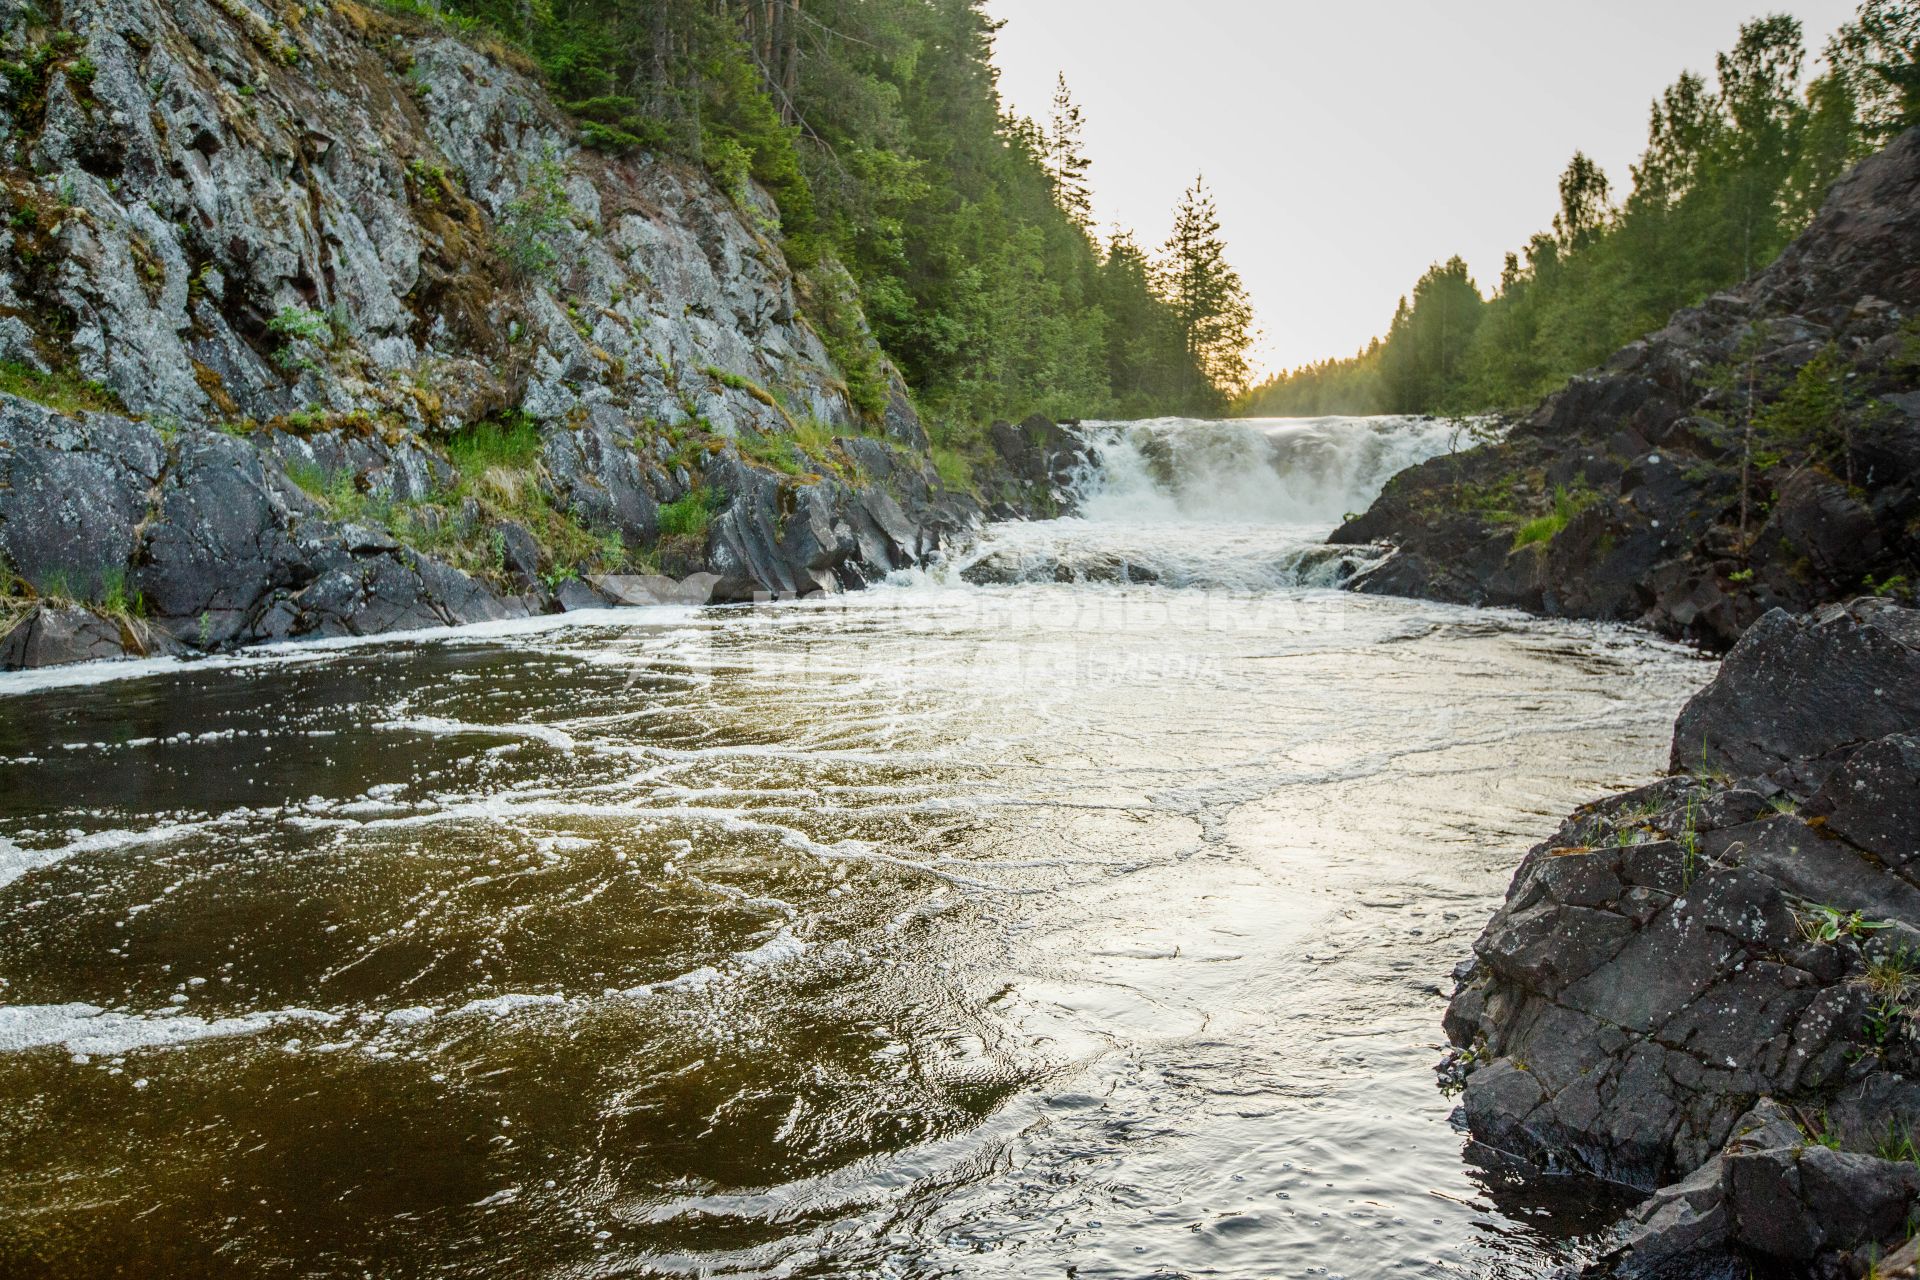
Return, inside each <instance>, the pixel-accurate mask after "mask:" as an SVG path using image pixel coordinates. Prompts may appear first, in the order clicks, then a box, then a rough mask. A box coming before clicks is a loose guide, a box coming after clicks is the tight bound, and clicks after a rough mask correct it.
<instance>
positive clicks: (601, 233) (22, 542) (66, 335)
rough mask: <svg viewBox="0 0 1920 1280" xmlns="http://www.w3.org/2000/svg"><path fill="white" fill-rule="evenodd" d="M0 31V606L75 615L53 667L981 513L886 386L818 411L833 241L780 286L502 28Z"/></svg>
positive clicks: (883, 546) (240, 3)
mask: <svg viewBox="0 0 1920 1280" xmlns="http://www.w3.org/2000/svg"><path fill="white" fill-rule="evenodd" d="M49 14H52V15H53V16H51V17H49V16H48V15H49ZM0 57H4V58H6V59H8V60H9V61H11V62H14V63H17V64H18V65H19V66H21V67H23V68H26V69H27V70H25V71H23V72H22V74H20V75H13V76H9V77H7V78H5V79H4V80H0V205H4V209H3V210H0V212H3V213H4V215H5V216H4V218H0V362H4V363H6V364H9V365H12V366H14V367H16V368H20V369H24V370H28V371H34V372H36V373H37V374H38V375H39V377H40V378H41V379H42V382H41V386H42V387H43V388H46V389H47V390H45V391H44V392H40V391H34V390H33V389H32V388H30V387H29V388H25V389H26V390H27V393H28V394H32V395H35V396H36V397H37V399H39V400H43V401H45V403H36V402H33V401H28V400H23V399H19V398H16V397H13V396H0V571H3V572H4V574H5V577H4V578H0V595H8V596H11V597H12V598H14V599H15V600H26V601H29V602H31V601H36V600H37V601H41V602H46V603H48V604H50V605H57V606H58V608H56V609H55V610H54V612H52V613H47V614H37V615H35V616H36V617H37V618H39V621H37V622H35V623H34V624H33V625H35V626H37V627H40V628H42V630H43V631H44V629H45V627H46V626H47V625H49V624H48V622H47V619H48V618H52V617H59V616H65V615H64V613H63V612H62V611H63V610H66V609H67V607H68V604H69V603H72V604H79V605H84V606H88V607H91V608H93V609H95V610H96V611H97V612H99V613H100V615H101V616H102V618H103V619H106V622H107V623H108V624H111V625H105V624H103V627H102V629H101V638H100V643H98V644H90V645H87V646H85V651H86V653H87V654H88V655H93V654H95V653H98V652H104V651H106V650H107V649H109V648H111V646H110V645H108V644H107V643H106V641H105V639H104V637H105V636H106V635H107V634H108V633H109V632H111V631H114V630H116V629H118V630H121V631H123V632H124V634H125V635H126V636H127V637H129V638H130V640H129V644H128V645H127V646H126V647H127V648H128V649H129V650H131V651H137V650H138V649H139V648H140V647H141V644H142V643H143V642H135V641H133V640H132V637H134V636H135V635H136V633H138V634H140V635H149V636H157V637H164V638H165V641H166V642H168V643H173V644H179V645H184V646H186V647H189V648H201V649H204V648H220V647H226V646H231V645H239V644H247V643H253V642H256V641H262V640H275V639H282V638H287V637H293V636H304V635H333V634H346V633H372V632H377V631H382V630H391V629H395V628H411V627H422V626H435V625H445V624H447V623H458V622H465V621H475V620H482V619H490V618H497V617H506V616H514V615H516V614H520V613H525V612H528V611H530V610H532V611H538V610H543V609H557V608H565V607H569V606H570V605H571V606H573V607H578V606H579V605H581V604H583V603H588V602H592V603H597V604H605V603H608V602H609V601H608V598H607V597H605V596H604V595H602V594H600V593H598V592H596V591H595V590H594V589H593V588H592V587H591V586H590V584H589V583H588V582H586V581H584V579H586V578H588V577H591V576H593V575H595V574H600V575H605V574H616V575H618V574H626V575H628V576H631V575H632V574H635V573H640V574H646V573H658V572H664V573H666V574H668V575H670V576H672V577H674V578H676V579H683V580H684V579H688V578H689V576H690V575H696V574H697V575H711V581H712V582H713V584H715V588H714V591H713V593H712V596H711V598H713V599H717V600H734V599H752V598H758V597H768V596H788V595H796V594H808V593H811V592H815V591H824V590H840V589H844V588H847V587H851V586H857V585H859V584H861V583H863V582H867V581H870V580H872V579H874V578H876V577H878V576H880V575H883V574H885V573H886V572H889V571H891V570H892V569H895V568H899V567H902V566H904V565H908V564H914V563H918V562H919V561H921V560H922V559H924V558H925V557H926V556H928V555H930V554H933V553H934V552H935V551H936V550H938V549H939V548H940V547H941V546H942V545H944V544H945V543H946V542H948V541H950V540H951V539H952V538H953V537H954V536H955V535H957V534H959V533H962V532H964V531H965V530H967V529H968V528H970V527H971V525H973V524H974V523H976V522H977V521H978V519H979V512H978V509H977V507H976V505H975V504H974V503H973V502H972V500H971V499H970V498H969V497H967V496H966V495H962V494H956V493H949V492H947V491H946V490H945V489H944V488H943V487H942V486H941V484H940V481H939V478H938V476H937V474H936V473H935V471H934V469H933V467H932V464H931V460H930V458H929V457H928V454H927V447H928V446H927V437H926V434H925V431H924V430H923V428H922V426H921V424H920V422H919V419H918V417H917V415H916V414H915V413H914V410H913V406H912V403H911V401H910V399H909V398H908V397H907V395H906V392H905V389H904V387H902V386H901V385H900V384H899V381H898V378H897V376H893V385H892V388H891V394H890V396H889V397H888V404H887V408H886V411H885V412H884V413H883V414H881V415H880V416H878V417H877V418H873V419H871V420H866V419H863V418H862V416H861V414H860V413H859V411H857V410H856V409H855V408H854V405H853V401H852V398H851V396H850V393H849V392H848V389H847V386H846V383H845V380H844V378H843V376H842V374H841V371H840V370H839V369H838V368H837V367H836V365H835V363H834V360H833V358H832V356H831V355H830V354H829V353H828V351H827V349H826V347H825V346H824V345H823V343H822V341H821V339H820V338H819V336H818V335H817V333H816V332H815V330H814V328H813V326H812V325H811V324H810V323H809V321H808V320H807V318H806V308H805V307H804V306H803V304H802V299H803V297H806V296H809V295H820V294H822V293H832V292H835V291H839V292H840V293H842V294H844V292H845V291H846V290H847V289H849V288H850V281H849V280H848V278H847V277H846V276H845V273H844V271H842V270H840V269H839V268H837V267H836V266H835V265H834V264H831V263H828V264H825V265H823V266H822V267H820V268H817V269H816V271H815V275H814V278H811V279H808V280H804V281H803V280H799V279H797V278H796V277H795V275H794V274H793V272H792V270H791V269H790V268H789V266H788V264H787V262H786V259H785V257H784V256H783V254H782V251H781V249H780V246H779V242H778V223H777V211H776V210H775V209H774V207H773V205H772V202H771V201H770V200H769V199H768V198H767V197H766V196H765V194H764V193H763V192H760V191H758V190H756V189H751V188H749V189H747V190H744V191H741V192H737V193H732V194H729V193H727V192H725V191H722V190H721V189H720V188H719V187H718V186H716V185H715V183H714V182H713V181H712V180H710V179H709V177H708V176H707V175H706V174H705V173H704V172H703V171H702V170H699V169H698V168H695V167H692V166H689V165H687V164H684V163H681V162H678V161H673V160H669V159H666V158H662V157H658V156H653V155H649V154H645V153H635V154H630V155H621V156H613V155H608V154H604V153H601V152H597V151H593V150H590V149H586V148H583V147H582V146H580V145H579V143H578V140H577V136H576V132H575V130H574V128H573V126H572V125H571V123H570V122H569V121H568V119H567V117H566V116H565V115H564V114H563V113H562V112H561V111H560V110H559V109H558V108H557V107H556V106H555V105H554V104H553V103H552V102H551V101H550V100H549V99H548V97H547V95H546V94H545V92H544V90H542V89H541V88H540V86H539V85H538V84H537V83H536V82H535V81H534V80H533V79H532V78H531V77H530V76H529V75H528V74H526V73H525V72H524V70H523V69H520V68H517V67H516V66H514V65H512V63H511V55H510V54H507V53H505V52H504V51H501V50H498V49H493V50H490V51H489V50H483V49H481V48H478V47H475V46H473V45H470V44H468V43H465V42H463V41H462V40H460V39H457V38H455V37H454V36H452V35H450V34H448V33H447V32H446V31H444V30H442V29H440V28H438V27H435V26H433V25H431V24H430V23H427V22H425V21H421V20H415V19H409V18H405V17H400V16H396V15H393V14H391V13H389V12H386V11H384V10H381V9H378V8H376V7H373V6H364V5H360V4H356V3H353V2H352V0H342V2H341V3H337V4H333V5H328V6H314V5H287V4H280V3H274V2H273V0H166V2H164V3H163V2H162V0H67V3H64V4H62V5H58V6H51V7H50V6H46V5H44V4H43V5H38V6H35V5H31V4H29V3H27V2H26V0H0ZM889 376H892V375H889ZM76 401H77V402H78V403H79V404H84V405H87V406H91V408H88V409H81V408H79V407H78V406H77V404H76V403H75V402H76ZM49 405H55V406H58V408H57V409H55V408H49V407H48V406H49ZM803 428H804V429H805V430H804V431H803ZM502 440H506V441H509V442H511V447H510V448H507V449H506V450H505V451H504V452H502V451H501V449H500V448H499V447H498V446H499V444H500V442H501V441H502ZM490 448H491V449H492V450H493V451H492V452H489V451H488V450H489V449H490ZM496 455H497V456H496ZM663 510H670V511H671V512H672V513H673V515H672V516H671V518H670V519H669V521H668V523H669V525H670V526H671V527H670V528H663V526H662V515H661V513H662V511H663ZM699 580H700V581H702V582H705V581H708V579H707V578H706V577H702V578H700V579H699ZM682 594H684V592H683V593H682ZM13 613H14V616H15V617H16V618H18V617H19V616H20V610H18V609H16V610H14V611H13ZM116 619H117V621H116ZM120 622H126V623H129V624H134V623H137V624H138V625H137V626H133V625H129V626H126V627H120V626H119V623H120ZM33 634H35V635H38V634H41V632H35V633H33ZM29 641H30V637H29V636H28V635H27V634H26V633H22V634H21V635H20V636H19V637H16V638H15V639H14V640H13V641H10V642H9V644H8V647H7V648H6V649H5V650H4V652H5V653H6V654H7V655H8V658H7V662H8V664H9V665H19V664H20V663H23V662H27V661H43V660H50V658H49V656H48V655H53V654H56V653H60V654H71V653H77V652H80V649H79V648H76V647H75V646H73V645H52V644H49V643H43V642H39V641H33V642H29Z"/></svg>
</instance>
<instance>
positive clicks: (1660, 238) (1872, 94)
mask: <svg viewBox="0 0 1920 1280" xmlns="http://www.w3.org/2000/svg"><path fill="white" fill-rule="evenodd" d="M1805 62H1806V47H1805V41H1804V36H1803V33H1802V30H1801V27H1800V24H1799V22H1798V21H1796V20H1795V19H1793V18H1790V17H1787V16H1784V15H1778V14H1776V15H1772V16H1769V17H1764V18H1760V19H1757V20H1755V21H1753V22H1750V23H1748V24H1746V25H1745V26H1744V27H1742V28H1741V30H1740V37H1739V40H1738V41H1737V42H1736V43H1735V44H1734V46H1733V48H1732V49H1731V50H1730V51H1728V52H1726V53H1723V54H1721V55H1720V56H1719V58H1718V60H1717V64H1716V73H1717V74H1716V77H1715V83H1714V84H1712V85H1709V84H1708V83H1707V81H1706V80H1705V79H1704V78H1702V77H1701V76H1698V75H1695V74H1692V73H1688V74H1685V75H1682V76H1681V77H1680V78H1679V79H1678V80H1677V81H1675V82H1674V84H1673V85H1672V86H1671V87H1670V88H1668V89H1667V90H1666V91H1665V92H1664V93H1662V94H1661V96H1660V98H1659V100H1658V101H1656V102H1655V103H1654V104H1653V112H1652V121H1651V125H1650V128H1649V133H1648V140H1647V148H1646V151H1645V153H1644V154H1643V155H1642V156H1641V158H1640V161H1639V163H1638V164H1636V165H1634V166H1633V170H1632V188H1631V190H1630V191H1629V193H1628V194H1627V196H1626V198H1625V200H1624V201H1618V202H1616V200H1615V199H1614V194H1613V189H1612V187H1611V184H1610V183H1609V181H1608V179H1607V176H1606V175H1605V174H1604V173H1603V172H1601V170H1600V168H1599V166H1597V165H1595V164H1594V163H1593V162H1592V161H1591V160H1590V159H1588V158H1587V157H1586V156H1585V155H1583V154H1580V153H1575V155H1574V157H1573V160H1572V162H1571V163H1570V164H1569V165H1568V166H1567V169H1566V171H1565V173H1564V174H1562V176H1561V178H1560V212H1559V214H1558V215H1557V216H1556V217H1555V218H1554V222H1553V228H1552V230H1551V231H1548V232H1542V233H1541V234H1538V235H1536V236H1534V237H1533V239H1532V240H1531V241H1530V242H1529V243H1528V244H1527V246H1526V249H1525V250H1524V252H1523V254H1509V255H1507V261H1506V268H1505V270H1504V271H1503V272H1502V273H1501V278H1500V282H1499V286H1498V288H1497V289H1496V290H1495V292H1494V294H1493V296H1492V298H1491V300H1488V299H1485V298H1483V297H1482V295H1481V292H1480V289H1479V287H1478V286H1477V285H1476V283H1475V282H1474V280H1473V279H1472V278H1471V277H1470V276H1469V274H1468V271H1467V266H1466V264H1465V263H1464V262H1462V261H1461V260H1460V259H1459V258H1457V257H1456V258H1453V259H1450V260H1449V261H1447V262H1444V263H1439V264H1436V265H1435V266H1434V267H1432V268H1431V269H1429V270H1428V271H1427V273H1426V274H1425V275H1424V276H1422V277H1421V278H1420V280H1419V282H1418V283H1417V284H1416V285H1415V286H1414V289H1413V293H1412V294H1411V295H1410V296H1409V297H1407V298H1403V299H1402V300H1401V302H1400V306H1399V309H1398V311H1397V312H1396V313H1395V314H1394V317H1393V322H1392V325H1391V326H1390V327H1389V329H1388V331H1387V334H1386V336H1385V337H1384V338H1381V339H1375V340H1374V341H1373V342H1372V343H1371V344H1370V345H1369V346H1368V347H1367V348H1366V349H1365V350H1364V351H1362V352H1360V353H1359V354H1358V355H1356V356H1353V357H1351V358H1349V359H1345V360H1329V361H1326V362H1323V363H1320V364H1315V365H1309V366H1306V367H1304V368H1301V369H1296V370H1293V371H1291V372H1289V373H1285V374H1282V375H1280V376H1278V377H1276V378H1274V379H1272V380H1270V381H1268V382H1266V383H1264V384H1262V385H1261V386H1259V387H1257V388H1255V389H1254V390H1253V391H1252V392H1251V393H1250V394H1249V395H1248V396H1247V397H1245V398H1244V400H1243V401H1242V402H1241V408H1242V409H1243V410H1244V411H1246V412H1250V413H1258V414H1276V415H1313V414H1322V413H1436V412H1458V411H1471V410H1480V409H1490V408H1507V407H1514V406H1519V405H1524V404H1526V403H1529V402H1531V401H1533V400H1535V399H1537V398H1539V397H1540V396H1542V395H1544V394H1545V393H1546V392H1548V391H1550V390H1552V389H1553V388H1554V387H1555V386H1557V385H1558V384H1559V383H1561V382H1562V381H1564V380H1565V379H1566V378H1567V377H1568V376H1569V375H1571V374H1574V373H1577V372H1579V371H1581V370H1582V369H1587V368H1590V367H1592V366H1594V365H1596V364H1598V363H1599V362H1601V361H1602V360H1604V359H1605V358H1606V357H1607V356H1608V355H1609V354H1610V353H1611V352H1613V351H1614V350H1616V349H1618V348H1619V347H1621V346H1623V345H1624V344H1626V343H1627V342H1630V341H1631V340H1633V339H1634V338H1636V337H1638V336H1639V335H1641V334H1643V333H1646V332H1648V331H1650V330H1653V329H1657V328H1659V327H1660V326H1661V325H1662V324H1664V323H1665V322H1666V319H1667V317H1668V316H1669V315H1670V314H1672V313H1673V312H1674V311H1675V310H1677V309H1679V308H1681V307H1684V306H1689V305H1692V304H1694V303H1697V302H1699V301H1701V300H1702V299H1704V298H1705V297H1707V296H1708V295H1709V294H1711V293H1713V292H1714V291H1716V290H1718V289H1723V288H1726V287H1728V286H1730V285H1732V284H1735V283H1737V282H1738V281H1740V280H1742V279H1744V278H1745V277H1746V276H1748V275H1751V274H1752V273H1753V272H1754V271H1755V270H1757V269H1758V268H1760V267H1762V266H1765V265H1766V264H1767V263H1768V262H1770V261H1772V259H1773V258H1774V257H1775V256H1776V255H1778V254H1779V252H1780V251H1781V250H1782V249H1783V248H1785V247H1786V245H1787V243H1788V242H1789V241H1790V240H1791V239H1792V238H1793V237H1794V236H1795V235H1796V234H1798V232H1799V231H1800V230H1801V229H1802V228H1803V227H1805V225H1806V224H1807V223H1808V222H1809V221H1810V220H1811V219H1812V217H1813V215H1814V214H1815V213H1816V212H1817V211H1818V208H1819V204H1820V201H1821V199H1822V197H1823V196H1824V195H1825V193H1826V190H1827V188H1828V186H1830V185H1831V184H1832V182H1833V181H1834V179H1836V178H1837V177H1839V176H1840V174H1841V173H1842V172H1844V171H1845V169H1846V168H1847V167H1848V166H1850V165H1851V164H1853V163H1854V162H1855V161H1857V160H1859V159H1860V158H1862V157H1863V156H1865V155H1867V154H1869V153H1870V152H1871V151H1873V150H1874V149H1876V148H1877V147H1878V146H1879V145H1880V144H1881V143H1883V142H1884V141H1885V140H1887V139H1888V138H1890V137H1892V136H1893V135H1894V134H1896V133H1898V132H1900V131H1901V130H1903V129H1905V128H1908V127H1911V126H1913V125H1915V124H1920V4H1917V3H1914V2H1913V0H1867V3H1865V4H1863V5H1862V6H1861V8H1860V10H1859V12H1858V14H1857V15H1856V17H1855V19H1854V20H1853V21H1852V22H1851V23H1848V24H1847V25H1846V26H1844V27H1843V28H1842V29H1841V30H1840V31H1839V32H1838V33H1837V34H1836V35H1835V36H1834V38H1833V40H1832V41H1830V42H1829V44H1828V46H1827V49H1826V51H1825V57H1824V59H1823V62H1824V67H1823V68H1822V70H1821V73H1820V74H1819V75H1818V76H1817V77H1815V78H1814V79H1813V80H1812V81H1811V83H1808V84H1806V85H1805V86H1804V88H1803V87H1802V75H1803V67H1804V64H1805Z"/></svg>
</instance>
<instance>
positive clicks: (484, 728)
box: [374, 716, 576, 751]
mask: <svg viewBox="0 0 1920 1280" xmlns="http://www.w3.org/2000/svg"><path fill="white" fill-rule="evenodd" d="M374 727H375V728H377V729H385V730H388V731H390V732H405V733H430V734H432V735H434V736H435V737H440V738H462V737H474V736H482V737H489V738H523V739H525V740H527V741H529V742H540V743H545V744H546V745H547V746H549V747H552V748H553V749H554V750H556V751H572V750H573V749H574V747H575V745H576V744H575V742H574V738H573V735H572V734H570V733H568V732H567V731H566V730H564V729H556V728H554V727H553V726H552V725H546V724H529V723H525V722H516V723H508V724H479V723H476V722H473V721H467V720H449V719H447V718H446V717H444V716H411V717H408V718H405V719H400V720H386V721H382V722H381V723H380V724H377V725H375V726H374Z"/></svg>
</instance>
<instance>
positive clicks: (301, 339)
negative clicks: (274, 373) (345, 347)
mask: <svg viewBox="0 0 1920 1280" xmlns="http://www.w3.org/2000/svg"><path fill="white" fill-rule="evenodd" d="M267 332H268V333H269V334H271V335H272V336H273V337H275V338H277V339H279V345H278V346H277V347H276V348H275V350H274V353H273V360H274V363H275V364H277V365H279V366H280V367H281V368H282V369H285V370H288V371H289V372H294V371H297V370H301V369H312V368H315V367H316V365H317V357H318V355H319V354H320V352H321V351H323V350H324V349H325V348H326V347H327V346H328V345H329V344H330V343H331V342H332V341H333V339H334V326H333V324H332V322H331V321H329V320H328V318H327V317H326V316H324V315H322V314H321V313H320V312H318V311H314V310H312V309H310V308H307V307H282V308H280V310H279V311H278V312H277V313H275V315H274V317H273V319H271V320H269V321H267Z"/></svg>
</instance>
